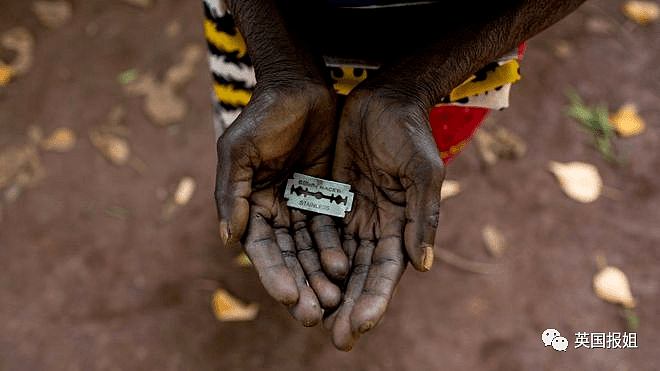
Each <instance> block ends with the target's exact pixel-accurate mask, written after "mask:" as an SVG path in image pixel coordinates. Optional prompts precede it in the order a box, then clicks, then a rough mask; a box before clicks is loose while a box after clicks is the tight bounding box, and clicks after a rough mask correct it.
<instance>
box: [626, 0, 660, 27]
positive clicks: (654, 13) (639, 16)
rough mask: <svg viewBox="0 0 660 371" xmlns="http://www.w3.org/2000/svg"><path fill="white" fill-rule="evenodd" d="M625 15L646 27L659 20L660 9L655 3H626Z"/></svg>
mask: <svg viewBox="0 0 660 371" xmlns="http://www.w3.org/2000/svg"><path fill="white" fill-rule="evenodd" d="M623 13H624V14H625V15H626V16H627V17H628V18H630V19H632V20H633V21H635V22H637V23H639V24H641V25H645V24H648V23H651V22H653V21H656V20H658V18H659V17H660V9H659V8H658V4H656V3H655V2H653V1H626V3H625V4H623Z"/></svg>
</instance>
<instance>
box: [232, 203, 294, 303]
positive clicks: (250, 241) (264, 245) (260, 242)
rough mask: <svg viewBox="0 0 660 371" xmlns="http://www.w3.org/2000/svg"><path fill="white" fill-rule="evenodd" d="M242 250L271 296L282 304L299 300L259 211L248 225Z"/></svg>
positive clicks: (269, 227) (269, 230) (273, 236)
mask: <svg viewBox="0 0 660 371" xmlns="http://www.w3.org/2000/svg"><path fill="white" fill-rule="evenodd" d="M245 253H246V254H247V256H248V257H249V258H250V260H251V261H252V264H254V268H255V269H256V271H257V273H258V274H259V279H260V280H261V284H262V285H263V286H264V288H265V289H266V291H267V292H268V294H269V295H270V296H272V297H273V298H274V299H275V300H277V301H279V302H280V303H282V304H284V305H292V304H295V303H297V302H298V297H299V294H298V288H297V286H296V282H295V280H294V277H293V275H292V274H291V272H290V271H289V268H288V267H287V265H286V263H285V262H284V259H283V257H282V253H281V251H280V248H279V247H278V245H277V241H276V240H275V235H274V234H273V229H272V227H271V226H270V225H269V224H268V222H267V221H266V220H265V218H264V217H263V216H262V215H260V214H258V213H257V212H254V211H253V212H252V215H251V216H250V224H249V225H248V229H247V236H246V240H245Z"/></svg>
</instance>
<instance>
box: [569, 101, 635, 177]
mask: <svg viewBox="0 0 660 371" xmlns="http://www.w3.org/2000/svg"><path fill="white" fill-rule="evenodd" d="M566 96H567V97H568V99H569V101H570V105H569V106H568V108H567V109H566V111H565V112H566V114H567V115H568V116H570V117H572V118H574V119H575V120H576V121H577V122H578V124H579V125H580V126H579V127H578V129H579V130H580V131H582V132H583V133H586V134H591V135H593V137H594V141H593V146H594V147H595V148H596V150H598V152H600V153H601V154H602V155H603V157H604V158H605V159H606V160H608V161H610V162H612V163H615V164H619V165H622V164H624V163H625V162H626V158H625V155H622V154H620V153H619V151H618V149H617V147H616V145H615V141H614V139H615V137H616V135H615V133H614V128H613V127H612V124H610V120H609V116H608V113H607V107H606V106H605V104H604V103H601V104H599V105H598V106H597V107H589V106H587V105H586V104H585V103H584V101H583V100H582V98H580V96H579V95H578V94H577V92H576V91H575V90H574V89H572V88H569V89H568V90H567V91H566Z"/></svg>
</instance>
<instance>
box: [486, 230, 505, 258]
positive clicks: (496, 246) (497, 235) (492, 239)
mask: <svg viewBox="0 0 660 371" xmlns="http://www.w3.org/2000/svg"><path fill="white" fill-rule="evenodd" d="M481 235H482V237H483V239H484V242H485V243H486V248H488V252H489V253H490V254H491V255H492V256H496V257H497V256H500V255H502V254H504V251H505V250H506V241H505V240H504V236H503V235H502V233H501V232H500V231H498V230H497V228H495V227H494V226H492V225H487V226H485V227H484V229H483V230H482V231H481Z"/></svg>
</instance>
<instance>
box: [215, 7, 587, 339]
mask: <svg viewBox="0 0 660 371" xmlns="http://www.w3.org/2000/svg"><path fill="white" fill-rule="evenodd" d="M582 2H583V1H578V0H575V1H568V0H549V1H544V2H541V1H523V0H520V1H505V2H500V3H498V4H491V5H490V8H479V9H476V10H475V9H471V5H470V4H464V3H459V4H455V5H451V3H448V2H439V4H438V5H433V6H431V8H429V7H425V8H424V9H423V10H420V9H415V7H410V8H405V9H403V8H399V9H397V10H396V12H395V11H393V10H383V11H380V12H375V13H371V12H370V13H368V15H369V16H370V17H373V18H370V21H372V22H371V23H369V27H365V26H364V25H365V21H364V14H366V13H359V12H364V10H356V9H336V8H332V7H328V8H326V9H324V11H322V12H319V11H318V9H317V11H316V12H314V14H316V15H315V17H311V16H310V17H293V16H291V14H292V10H291V9H288V8H286V7H285V6H283V5H281V4H277V3H276V2H274V1H265V0H263V1H257V0H254V1H233V2H232V1H230V2H228V6H229V8H230V10H231V11H232V13H233V14H234V17H235V19H236V21H237V24H238V27H239V29H240V31H241V33H242V34H243V35H244V37H245V38H246V44H247V45H248V52H249V54H250V56H251V58H252V60H253V63H254V66H255V72H256V75H257V81H258V84H257V88H256V90H255V94H254V95H253V98H252V100H251V101H250V103H249V105H248V106H247V107H246V108H245V109H244V111H243V112H242V113H241V115H240V116H239V118H238V119H237V120H236V122H235V123H234V124H233V125H232V126H231V127H230V129H228V130H227V131H226V132H225V133H224V134H223V136H222V137H221V138H220V139H219V141H218V156H219V162H218V178H217V187H216V188H217V190H216V200H217V202H218V211H219V215H220V234H221V237H222V239H223V240H224V241H226V242H227V243H237V242H240V241H242V242H243V243H244V248H245V250H246V252H247V253H248V256H250V258H251V259H252V261H253V262H254V264H255V267H256V269H257V272H258V273H259V276H260V278H261V281H262V283H263V285H264V287H265V288H266V290H267V291H268V292H269V294H270V295H271V296H273V297H274V298H275V299H277V300H278V301H280V302H282V303H283V304H285V305H287V306H288V307H289V308H290V310H291V313H292V314H293V316H294V317H295V318H296V319H298V320H300V321H301V322H302V323H303V324H305V325H313V324H316V323H318V321H319V320H320V319H321V315H322V312H321V310H320V309H321V308H323V309H325V318H324V324H325V326H326V328H328V329H329V330H330V331H331V335H332V341H333V343H334V345H335V346H336V347H337V348H338V349H341V350H350V349H351V348H352V347H353V345H354V343H355V341H356V340H357V339H358V338H359V336H360V335H361V334H363V333H365V332H366V331H369V330H371V329H373V328H374V327H375V326H376V325H377V324H378V323H379V322H380V320H381V319H382V318H383V315H384V314H385V311H386V309H387V307H388V305H389V303H390V301H391V299H392V294H393V291H394V288H395V287H396V285H397V284H398V282H399V280H400V279H401V276H402V274H403V272H404V271H405V269H406V266H407V263H408V262H411V263H412V265H413V266H414V267H415V268H416V269H417V270H419V271H427V270H429V269H430V268H431V265H432V262H433V249H432V247H433V241H434V239H435V233H436V230H437V229H438V227H439V225H440V223H439V222H440V221H439V207H440V188H441V185H442V181H443V180H444V174H445V169H444V165H443V162H442V161H441V159H440V155H439V153H438V150H437V147H436V145H435V142H434V140H433V137H432V135H431V129H430V125H429V123H428V113H429V111H430V109H431V108H432V107H433V106H434V105H435V104H437V103H438V102H440V100H441V99H442V98H443V97H444V96H446V95H448V94H449V93H450V91H451V89H452V88H454V87H455V86H457V85H458V84H460V83H461V82H462V81H464V80H465V79H466V78H468V77H469V76H470V75H471V74H473V73H474V72H476V71H477V70H478V69H479V68H481V67H483V66H484V65H485V64H487V63H488V62H490V61H492V60H494V59H496V58H497V57H499V56H500V55H502V54H504V53H505V52H507V51H508V50H510V49H512V48H514V47H515V46H516V45H518V43H520V42H521V41H524V40H528V39H529V38H531V37H533V36H534V35H536V34H537V33H539V32H541V31H542V30H544V29H546V28H547V27H549V26H550V25H552V24H554V23H556V22H557V21H559V20H560V19H562V18H563V17H565V16H566V15H568V14H570V13H571V12H572V11H574V10H575V9H576V8H577V7H578V6H579V5H580V4H581V3H582ZM472 5H474V4H472ZM449 7H452V8H449ZM461 7H464V9H461ZM429 9H434V10H435V12H431V11H430V10H429ZM297 10H298V11H299V10H300V9H297ZM306 11H307V13H306V14H312V13H309V12H311V11H312V9H309V10H306ZM443 12H445V13H443ZM266 14H267V16H266ZM438 14H470V16H469V17H467V16H466V17H447V19H444V20H443V21H445V22H437V21H436V22H433V21H432V20H433V19H434V18H433V17H432V16H436V15H438ZM337 19H339V20H341V21H339V22H338V21H336V20H337ZM393 19H397V20H398V22H399V23H396V24H397V31H396V32H395V33H396V34H397V35H398V36H399V37H401V36H403V37H404V38H405V40H410V42H409V43H407V44H406V46H407V47H406V48H405V49H406V51H407V53H406V54H405V55H402V54H401V53H399V54H397V53H392V48H391V45H389V46H390V47H388V44H387V43H386V42H384V41H383V40H389V43H390V44H391V43H392V40H395V39H393V38H391V37H389V38H388V37H387V32H392V31H391V30H392V29H393V27H392V24H393V23H392V22H393ZM330 20H334V21H332V22H331V21H330ZM358 20H361V21H358ZM426 20H428V21H426ZM342 21H343V22H342ZM406 23H407V24H406ZM336 24H342V25H343V27H341V28H339V29H337V28H336V27H335V28H334V29H337V31H336V32H333V34H330V33H329V32H328V30H330V29H333V27H332V26H333V25H336ZM439 24H440V25H439ZM379 27H380V28H379ZM379 31H380V32H379ZM342 33H345V34H346V35H344V36H343V37H348V36H349V35H361V36H363V37H361V38H357V37H352V38H348V39H346V38H344V39H341V37H342V36H341V35H343V34H342ZM337 34H339V35H340V40H341V42H337V41H336V38H337ZM333 35H334V36H333ZM379 35H380V37H379ZM383 35H385V36H383ZM333 37H334V38H333ZM323 54H333V55H336V56H341V57H354V58H363V59H368V60H372V61H376V62H379V63H381V64H382V65H383V66H382V67H381V69H380V70H379V73H378V74H376V75H374V76H371V77H370V78H369V79H368V80H366V81H364V82H363V83H362V84H361V85H360V86H358V87H357V88H356V89H354V90H353V91H352V92H351V93H350V94H349V96H348V97H347V98H346V100H345V102H341V100H339V101H340V102H339V103H338V100H337V98H336V96H335V95H334V92H333V91H332V88H331V86H330V84H329V83H328V82H327V81H325V80H324V79H323V78H322V76H323V74H321V72H320V71H322V68H323V66H322V62H321V60H320V56H321V55H323ZM293 172H301V173H304V174H308V175H312V176H317V177H321V178H326V179H327V178H330V176H332V178H333V179H334V180H337V181H340V182H344V183H348V184H350V185H351V186H352V191H353V192H354V193H355V200H354V206H353V210H352V211H351V212H350V213H349V214H348V215H347V216H346V217H345V218H344V219H343V220H337V221H336V222H333V220H332V219H331V218H329V217H326V216H320V215H314V214H306V213H303V212H301V211H296V210H294V209H289V208H287V207H286V204H285V200H283V199H282V194H283V188H282V186H283V184H284V183H285V182H286V179H288V177H290V176H291V174H292V173H293ZM340 237H341V238H340ZM305 279H307V281H309V286H308V285H307V284H306V282H305ZM314 294H316V295H314Z"/></svg>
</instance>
